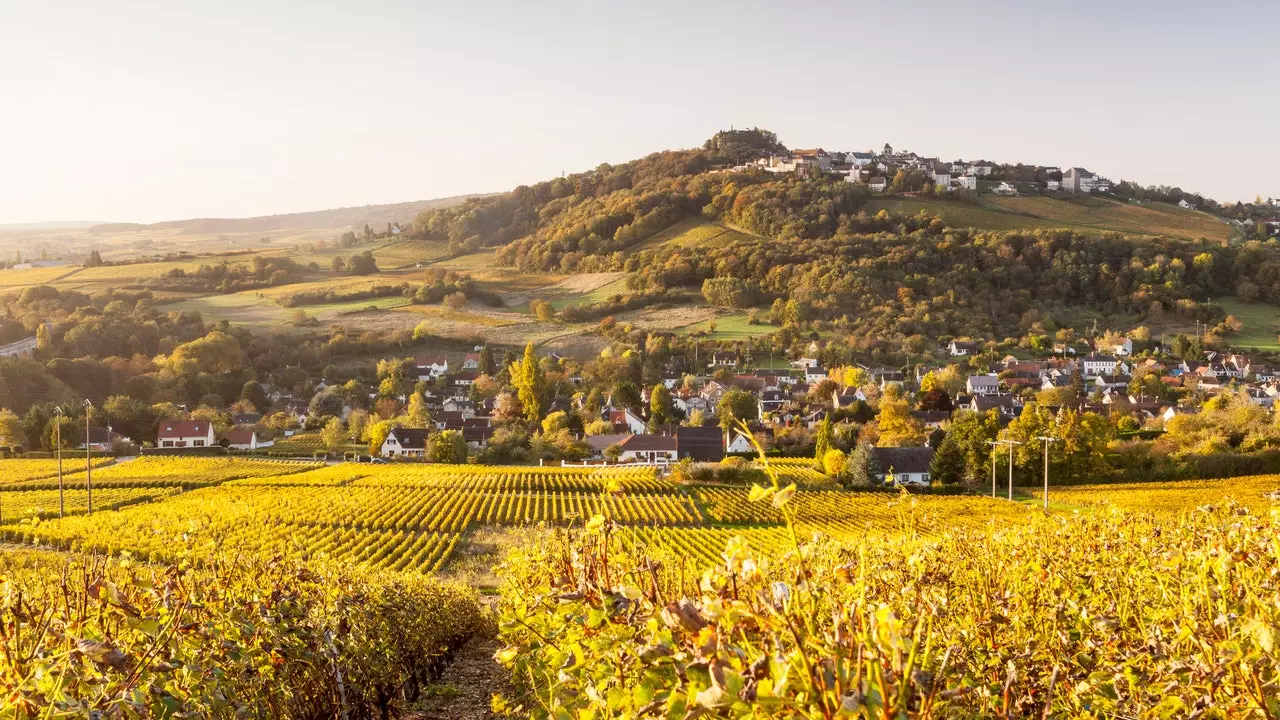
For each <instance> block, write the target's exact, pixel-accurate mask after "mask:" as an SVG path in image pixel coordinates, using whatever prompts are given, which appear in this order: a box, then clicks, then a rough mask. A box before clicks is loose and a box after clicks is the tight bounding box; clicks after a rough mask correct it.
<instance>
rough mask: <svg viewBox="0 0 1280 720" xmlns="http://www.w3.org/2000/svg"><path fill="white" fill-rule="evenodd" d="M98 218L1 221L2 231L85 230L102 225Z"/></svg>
mask: <svg viewBox="0 0 1280 720" xmlns="http://www.w3.org/2000/svg"><path fill="white" fill-rule="evenodd" d="M100 224H101V222H100V221H98V220H47V221H45V222H29V223H0V233H5V232H15V231H22V230H83V229H85V228H89V227H93V226H95V225H100Z"/></svg>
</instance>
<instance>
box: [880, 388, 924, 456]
mask: <svg viewBox="0 0 1280 720" xmlns="http://www.w3.org/2000/svg"><path fill="white" fill-rule="evenodd" d="M876 424H877V425H878V426H879V429H880V440H879V442H878V443H877V444H878V445H879V446H880V447H907V446H912V445H921V444H923V443H924V439H925V433H924V426H923V425H922V424H921V423H920V421H919V420H917V419H916V418H915V417H914V416H912V414H911V408H910V406H908V405H907V400H906V398H905V397H903V394H902V388H901V387H900V386H898V385H896V384H894V385H889V386H888V387H887V388H886V389H885V392H884V396H883V397H882V398H881V399H880V413H879V415H877V416H876Z"/></svg>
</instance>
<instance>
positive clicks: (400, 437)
mask: <svg viewBox="0 0 1280 720" xmlns="http://www.w3.org/2000/svg"><path fill="white" fill-rule="evenodd" d="M391 435H395V437H396V442H398V443H400V447H406V448H414V449H420V448H425V447H426V446H427V435H428V432H427V429H426V428H396V429H395V430H392V431H391Z"/></svg>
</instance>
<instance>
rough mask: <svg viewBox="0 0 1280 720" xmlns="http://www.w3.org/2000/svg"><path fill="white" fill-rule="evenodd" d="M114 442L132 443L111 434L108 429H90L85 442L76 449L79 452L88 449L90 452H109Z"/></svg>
mask: <svg viewBox="0 0 1280 720" xmlns="http://www.w3.org/2000/svg"><path fill="white" fill-rule="evenodd" d="M116 442H124V443H132V442H133V441H132V440H130V439H129V438H127V437H124V436H123V435H120V434H118V433H115V432H113V431H112V430H111V428H110V427H91V428H89V435H88V437H87V438H86V441H85V442H82V443H80V444H79V445H77V446H76V447H77V448H79V449H80V450H84V449H85V448H88V449H89V451H90V452H110V451H111V446H112V444H114V443H116Z"/></svg>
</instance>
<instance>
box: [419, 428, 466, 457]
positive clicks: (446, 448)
mask: <svg viewBox="0 0 1280 720" xmlns="http://www.w3.org/2000/svg"><path fill="white" fill-rule="evenodd" d="M427 461H428V462H435V463H451V464H454V465H457V464H461V463H465V462H466V461H467V441H466V439H465V438H463V437H462V433H460V432H458V431H457V430H442V431H440V432H438V433H436V434H435V435H432V436H431V437H430V438H429V439H428V440H427Z"/></svg>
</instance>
